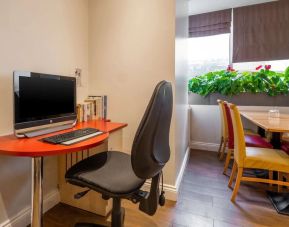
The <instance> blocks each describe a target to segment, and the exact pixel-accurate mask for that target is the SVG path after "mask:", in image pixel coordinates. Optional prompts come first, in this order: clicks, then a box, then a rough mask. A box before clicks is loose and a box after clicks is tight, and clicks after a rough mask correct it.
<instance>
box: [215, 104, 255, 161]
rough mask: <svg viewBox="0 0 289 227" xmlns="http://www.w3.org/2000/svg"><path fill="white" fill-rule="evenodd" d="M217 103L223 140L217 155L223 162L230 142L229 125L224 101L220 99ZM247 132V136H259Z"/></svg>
mask: <svg viewBox="0 0 289 227" xmlns="http://www.w3.org/2000/svg"><path fill="white" fill-rule="evenodd" d="M217 102H218V105H219V110H220V119H221V139H220V140H221V142H220V146H219V149H218V153H217V155H218V157H219V160H223V158H224V156H225V151H226V147H227V145H228V142H229V135H228V125H227V119H226V113H225V109H224V101H223V100H220V99H218V100H217ZM245 131H246V135H257V134H256V133H254V132H252V131H250V130H245Z"/></svg>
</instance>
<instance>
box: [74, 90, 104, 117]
mask: <svg viewBox="0 0 289 227" xmlns="http://www.w3.org/2000/svg"><path fill="white" fill-rule="evenodd" d="M95 119H97V120H99V119H104V120H106V119H107V96H106V95H103V96H88V98H87V99H85V100H84V103H79V104H78V105H77V120H78V122H86V121H89V120H95Z"/></svg>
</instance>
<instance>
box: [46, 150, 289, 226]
mask: <svg viewBox="0 0 289 227" xmlns="http://www.w3.org/2000/svg"><path fill="white" fill-rule="evenodd" d="M222 169H223V163H222V162H219V161H218V160H217V157H216V153H215V152H207V151H196V150H193V151H191V155H190V161H189V164H188V166H187V169H186V171H185V175H184V178H183V181H182V184H181V188H180V195H179V199H178V202H177V203H173V202H167V204H166V206H165V207H161V208H159V209H158V211H157V214H156V215H155V216H153V217H150V216H147V215H145V214H143V213H142V212H140V211H139V210H138V209H137V206H136V205H134V204H132V203H131V202H129V201H124V202H123V206H124V207H125V209H126V217H125V226H126V227H167V226H169V227H184V226H188V227H192V226H193V227H207V226H208V227H229V226H244V227H250V226H254V227H257V226H272V227H273V226H274V227H283V226H284V227H285V226H286V227H288V226H289V216H284V215H279V214H277V213H276V211H275V210H274V209H273V207H272V205H271V203H270V202H269V200H268V198H267V197H266V194H265V189H266V187H265V185H262V184H256V183H247V184H241V187H240V190H239V194H238V196H237V199H236V204H233V203H231V202H230V196H231V192H232V191H231V189H229V188H228V187H227V183H228V176H224V175H223V174H222ZM83 221H86V222H94V223H99V224H107V223H106V222H105V219H104V218H102V217H99V216H96V215H93V214H91V213H88V212H84V211H81V210H78V209H75V208H72V207H69V206H65V205H63V204H59V205H57V206H55V207H54V208H52V209H51V210H50V211H48V212H47V213H46V214H45V217H44V222H45V224H44V226H45V227H60V226H61V227H72V226H73V225H74V223H76V222H83Z"/></svg>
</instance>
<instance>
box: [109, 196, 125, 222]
mask: <svg viewBox="0 0 289 227" xmlns="http://www.w3.org/2000/svg"><path fill="white" fill-rule="evenodd" d="M124 214H125V210H124V208H122V207H121V199H120V198H113V204H112V212H111V227H123V223H124Z"/></svg>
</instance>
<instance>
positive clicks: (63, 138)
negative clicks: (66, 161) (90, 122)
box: [42, 128, 103, 145]
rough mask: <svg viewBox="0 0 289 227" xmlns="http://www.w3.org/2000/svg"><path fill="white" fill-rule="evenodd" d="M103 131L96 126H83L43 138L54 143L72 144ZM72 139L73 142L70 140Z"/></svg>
mask: <svg viewBox="0 0 289 227" xmlns="http://www.w3.org/2000/svg"><path fill="white" fill-rule="evenodd" d="M102 133H103V132H101V131H99V130H98V129H96V128H83V129H78V130H75V131H72V132H67V133H62V134H58V135H55V136H50V137H46V138H43V139H42V141H44V142H47V143H52V144H64V145H71V144H74V143H77V142H80V141H83V140H86V139H89V138H92V137H95V136H97V135H100V134H102ZM70 141H71V142H70Z"/></svg>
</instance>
